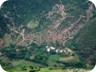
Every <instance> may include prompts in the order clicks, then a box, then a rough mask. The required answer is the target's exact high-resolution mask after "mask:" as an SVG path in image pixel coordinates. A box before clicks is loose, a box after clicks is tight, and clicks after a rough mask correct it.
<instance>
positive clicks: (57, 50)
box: [46, 46, 74, 55]
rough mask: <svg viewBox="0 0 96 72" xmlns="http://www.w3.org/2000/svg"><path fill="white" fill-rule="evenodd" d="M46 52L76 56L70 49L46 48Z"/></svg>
mask: <svg viewBox="0 0 96 72" xmlns="http://www.w3.org/2000/svg"><path fill="white" fill-rule="evenodd" d="M46 51H47V52H50V51H55V52H56V53H65V54H69V55H72V54H74V52H73V51H72V50H71V49H70V48H64V49H57V48H55V47H52V46H46Z"/></svg>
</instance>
